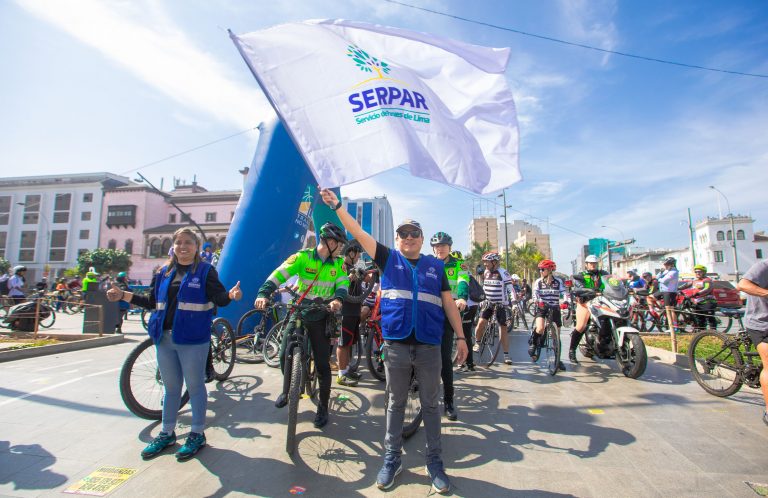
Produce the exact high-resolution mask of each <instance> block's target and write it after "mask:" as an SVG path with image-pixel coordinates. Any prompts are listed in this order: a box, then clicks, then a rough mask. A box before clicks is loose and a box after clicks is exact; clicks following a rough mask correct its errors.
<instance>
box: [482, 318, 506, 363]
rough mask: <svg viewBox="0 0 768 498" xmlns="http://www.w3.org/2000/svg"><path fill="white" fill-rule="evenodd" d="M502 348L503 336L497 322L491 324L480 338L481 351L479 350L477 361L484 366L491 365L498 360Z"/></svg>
mask: <svg viewBox="0 0 768 498" xmlns="http://www.w3.org/2000/svg"><path fill="white" fill-rule="evenodd" d="M500 348H501V336H500V335H499V326H498V324H496V323H493V324H490V325H488V328H486V329H485V333H484V334H483V337H482V338H481V339H480V348H479V349H480V351H479V352H478V360H477V362H476V363H478V364H479V365H481V366H484V367H490V366H491V365H493V362H494V361H496V356H498V354H499V349H500Z"/></svg>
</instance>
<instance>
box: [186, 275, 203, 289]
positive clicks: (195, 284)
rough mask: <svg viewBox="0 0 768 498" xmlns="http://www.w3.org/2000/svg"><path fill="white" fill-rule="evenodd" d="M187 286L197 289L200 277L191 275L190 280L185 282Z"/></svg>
mask: <svg viewBox="0 0 768 498" xmlns="http://www.w3.org/2000/svg"><path fill="white" fill-rule="evenodd" d="M187 285H188V286H189V287H191V288H193V289H199V288H200V277H193V278H192V280H190V282H189V283H188V284H187Z"/></svg>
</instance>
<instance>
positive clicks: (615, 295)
mask: <svg viewBox="0 0 768 498" xmlns="http://www.w3.org/2000/svg"><path fill="white" fill-rule="evenodd" d="M602 280H603V286H604V288H603V295H604V296H605V297H607V298H610V299H615V300H619V301H620V300H622V299H626V298H627V295H629V290H628V289H627V286H626V285H624V282H623V281H622V280H621V279H620V278H619V277H617V276H616V275H604V276H603V277H602Z"/></svg>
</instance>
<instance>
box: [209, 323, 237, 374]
mask: <svg viewBox="0 0 768 498" xmlns="http://www.w3.org/2000/svg"><path fill="white" fill-rule="evenodd" d="M236 346H237V344H236V343H235V333H234V331H233V330H232V325H230V324H229V322H228V321H227V319H226V318H222V317H219V318H216V319H215V320H214V321H213V323H212V324H211V355H212V357H213V371H214V377H215V378H216V380H218V381H222V380H227V378H228V377H229V375H230V374H231V373H232V369H233V368H235V357H236V355H237V351H236Z"/></svg>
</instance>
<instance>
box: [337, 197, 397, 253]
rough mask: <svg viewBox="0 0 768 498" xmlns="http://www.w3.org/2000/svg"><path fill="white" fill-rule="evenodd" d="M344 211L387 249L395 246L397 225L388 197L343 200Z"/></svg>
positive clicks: (345, 198)
mask: <svg viewBox="0 0 768 498" xmlns="http://www.w3.org/2000/svg"><path fill="white" fill-rule="evenodd" d="M342 202H343V203H344V209H346V210H347V212H348V213H349V214H350V215H352V216H353V217H354V218H355V219H356V220H357V222H358V223H359V224H360V226H361V227H362V228H363V230H365V231H366V232H367V233H369V234H371V236H372V237H373V238H374V239H376V240H377V241H379V242H381V243H382V244H383V245H385V246H387V247H394V245H395V225H394V222H393V219H392V206H391V205H390V204H389V200H388V199H387V197H386V196H383V197H366V198H360V199H349V198H347V197H344V198H343V199H342Z"/></svg>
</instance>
